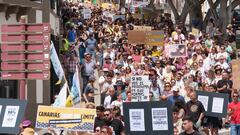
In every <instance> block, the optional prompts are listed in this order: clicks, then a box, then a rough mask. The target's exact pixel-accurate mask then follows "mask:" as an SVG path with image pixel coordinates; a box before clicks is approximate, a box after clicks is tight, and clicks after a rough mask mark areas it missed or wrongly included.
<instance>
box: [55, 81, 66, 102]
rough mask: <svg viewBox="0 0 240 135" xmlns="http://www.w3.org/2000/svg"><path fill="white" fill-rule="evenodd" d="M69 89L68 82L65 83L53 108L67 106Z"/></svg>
mask: <svg viewBox="0 0 240 135" xmlns="http://www.w3.org/2000/svg"><path fill="white" fill-rule="evenodd" d="M67 87H68V84H67V82H65V84H64V85H63V87H62V89H61V90H60V92H59V94H58V96H57V98H56V99H55V101H54V103H53V106H62V107H64V106H65V103H66V101H67Z"/></svg>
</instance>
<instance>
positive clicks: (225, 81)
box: [217, 80, 233, 94]
mask: <svg viewBox="0 0 240 135" xmlns="http://www.w3.org/2000/svg"><path fill="white" fill-rule="evenodd" d="M224 85H229V88H232V86H233V82H232V81H231V80H219V81H218V83H217V87H218V88H222V87H223V86H224ZM219 92H220V93H227V94H231V90H229V89H227V88H226V89H224V90H222V91H219Z"/></svg>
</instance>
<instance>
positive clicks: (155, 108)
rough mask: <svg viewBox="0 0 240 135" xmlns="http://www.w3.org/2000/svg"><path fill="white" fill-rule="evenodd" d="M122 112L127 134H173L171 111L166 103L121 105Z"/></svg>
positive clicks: (169, 104) (168, 103)
mask: <svg viewBox="0 0 240 135" xmlns="http://www.w3.org/2000/svg"><path fill="white" fill-rule="evenodd" d="M123 111H124V112H123V113H124V122H125V127H126V133H127V134H130V135H139V134H141V135H169V134H170V135H172V134H173V124H172V123H173V121H172V109H171V103H170V102H168V101H156V102H128V103H123Z"/></svg>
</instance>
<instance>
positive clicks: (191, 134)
mask: <svg viewBox="0 0 240 135" xmlns="http://www.w3.org/2000/svg"><path fill="white" fill-rule="evenodd" d="M182 123H183V124H182V127H183V130H184V131H183V132H182V133H180V134H179V135H201V133H199V132H198V131H197V130H195V129H194V128H195V127H194V121H193V120H192V118H191V117H189V116H186V117H184V118H183V119H182Z"/></svg>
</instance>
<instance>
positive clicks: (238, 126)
mask: <svg viewBox="0 0 240 135" xmlns="http://www.w3.org/2000/svg"><path fill="white" fill-rule="evenodd" d="M232 98H233V101H232V102H231V103H230V104H229V105H228V116H229V117H230V124H231V135H240V102H239V101H238V98H239V94H238V92H234V93H233V95H232Z"/></svg>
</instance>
